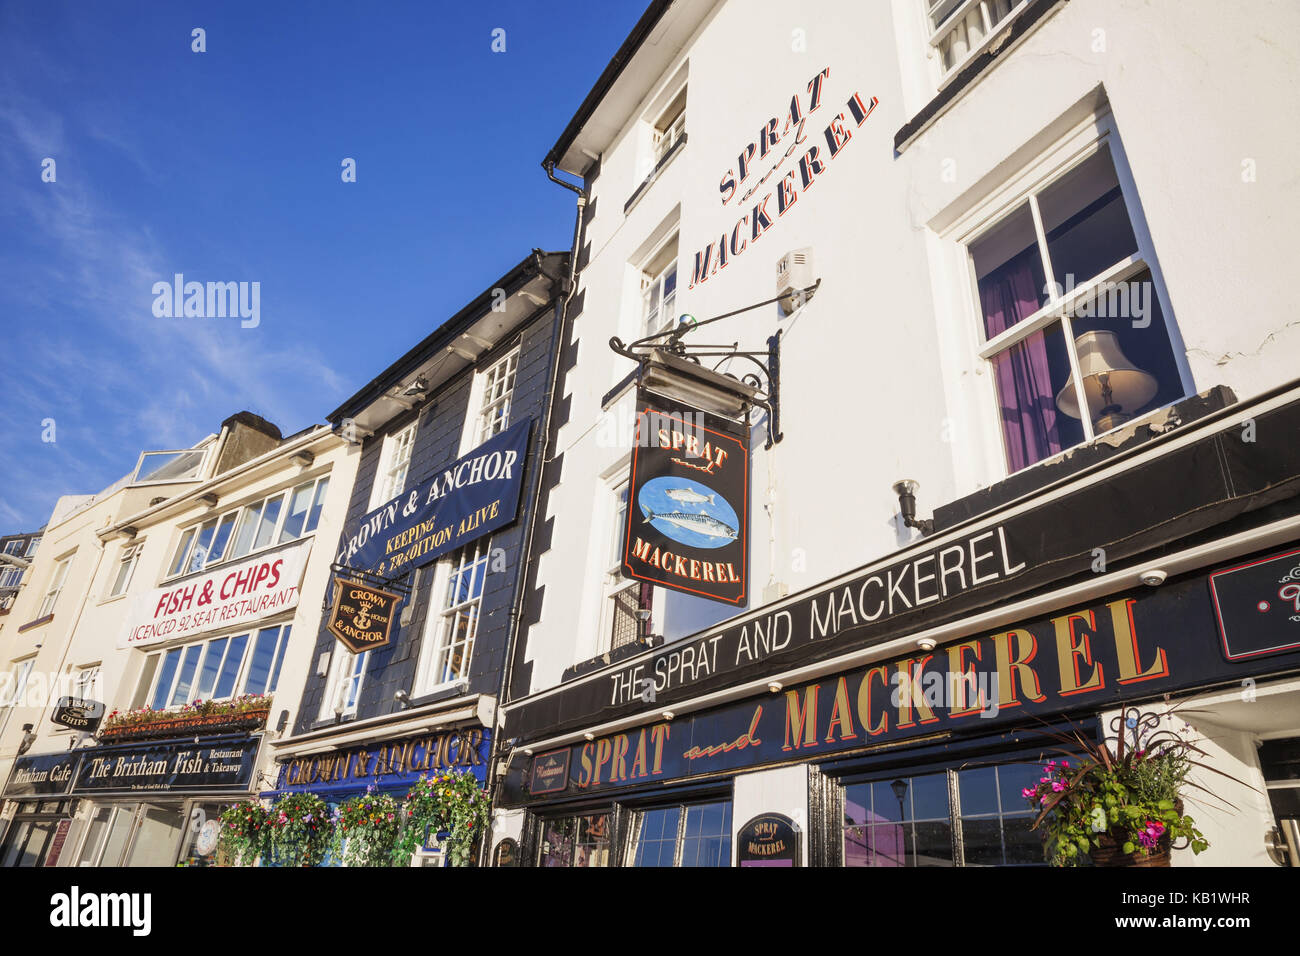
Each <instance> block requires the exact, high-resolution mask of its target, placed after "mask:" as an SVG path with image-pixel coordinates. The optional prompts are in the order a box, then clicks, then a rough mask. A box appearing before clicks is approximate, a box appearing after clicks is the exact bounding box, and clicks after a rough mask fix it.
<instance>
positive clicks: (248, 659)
mask: <svg viewBox="0 0 1300 956" xmlns="http://www.w3.org/2000/svg"><path fill="white" fill-rule="evenodd" d="M271 628H278V629H279V634H277V635H276V639H275V640H276V644H275V650H274V651H273V652H272V654H271V663H270V669H269V670H268V672H267V683H268V684H270V682H271V676H272V675H275V673H276V669H277V667H279V668H281V669H283V664H284V658H285V656H286V655H287V654H288V648H289V640H290V639H291V637H292V635H293V622H292V621H283V622H281V623H279V624H275V623H270V624H267V623H264V622H258V623H257V624H256V625H254V626H252V627H240V628H236V629H234V630H232V631H227V632H226V633H224V634H212V635H209V636H206V637H204V638H202V639H201V640H197V641H188V642H186V643H183V644H176V645H173V646H171V647H167V648H163V649H161V650H158V651H151V652H150V655H149V656H154V655H155V654H156V655H157V656H158V663H157V665H156V666H155V667H154V669H153V673H152V674H151V675H150V678H149V688H148V691H147V692H146V693H145V695H144V706H147V707H153V700H154V697H156V696H157V694H158V685H159V684H160V683H161V682H162V674H163V662H164V661H165V660H166V658H167V655H168V654H169V653H171V652H172V651H179V652H180V657H179V658H178V659H177V666H176V670H175V671H174V672H173V673H172V675H171V676H170V677H169V678H168V682H169V683H168V687H167V696H166V697H165V698H164V700H163V703H162V705H161V706H160V707H157V708H154V709H155V710H170V709H171V708H173V707H183V706H184V705H186V704H188V703H190V702H192V701H193V700H194V699H195V694H196V693H197V687H196V685H197V683H198V681H199V679H200V676H201V675H202V673H203V664H204V661H205V660H206V659H207V656H208V646H209V645H210V644H212V643H213V642H214V641H220V640H225V642H226V645H225V647H223V648H222V650H221V659H220V660H218V661H217V671H216V674H217V676H216V680H217V681H219V680H220V679H221V672H222V670H224V669H225V666H226V662H227V660H228V659H229V657H230V647H231V642H232V641H233V640H234V639H235V638H237V637H239V636H241V635H245V636H246V640H245V641H244V647H243V650H242V651H241V652H240V653H241V654H242V657H241V658H240V661H239V668H238V670H236V671H235V679H234V682H233V683H232V684H231V689H230V693H229V694H228V695H224V696H221V697H205V698H203V699H204V700H234V699H235V698H236V697H239V696H241V695H243V694H246V693H249V691H248V688H247V684H248V677H249V670H250V668H251V666H252V663H253V653H254V650H255V649H256V647H257V639H258V636H259V635H260V634H261V633H262V631H265V630H269V629H271ZM191 647H199V648H201V650H200V651H199V656H198V659H197V662H196V663H195V665H194V673H193V674H192V675H191V678H190V693H189V694H188V695H187V696H188V698H189V699H188V700H183V701H180V702H179V703H172V700H171V699H172V698H173V697H174V696H175V694H176V686H177V684H178V683H179V681H180V674H181V666H182V665H183V664H184V661H185V654H186V651H188V650H189V649H190V648H191ZM213 690H214V691H215V690H216V684H215V683H214V684H213ZM137 691H138V688H137ZM258 693H261V694H274V693H275V691H273V690H262V691H259V692H258Z"/></svg>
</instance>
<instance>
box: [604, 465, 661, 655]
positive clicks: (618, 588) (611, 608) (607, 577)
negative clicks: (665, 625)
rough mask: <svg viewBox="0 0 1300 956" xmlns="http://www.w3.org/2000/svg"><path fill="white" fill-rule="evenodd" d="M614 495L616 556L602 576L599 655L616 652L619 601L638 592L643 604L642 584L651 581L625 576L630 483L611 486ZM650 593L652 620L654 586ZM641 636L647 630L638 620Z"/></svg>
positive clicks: (638, 634)
mask: <svg viewBox="0 0 1300 956" xmlns="http://www.w3.org/2000/svg"><path fill="white" fill-rule="evenodd" d="M609 490H610V494H611V495H612V500H613V508H612V509H611V514H612V517H611V521H612V527H611V530H610V539H611V547H612V553H611V554H610V555H609V556H608V558H607V561H606V566H605V571H604V573H603V574H602V575H601V584H600V632H599V634H598V635H597V641H596V653H597V654H604V653H606V652H607V651H611V650H613V649H614V620H615V615H616V614H617V604H616V599H617V598H618V597H619V596H620V595H622V594H623V593H625V592H627V591H631V590H634V589H635V590H636V591H637V592H638V594H637V601H638V604H639V603H640V590H641V587H642V585H647V584H648V582H644V581H637V580H633V579H629V578H625V577H623V573H622V572H623V533H624V531H625V530H626V527H627V517H626V515H627V509H628V508H631V506H632V503H631V502H630V501H629V502H628V503H627V505H626V507H625V506H624V505H623V503H622V500H623V496H624V495H625V494H627V493H628V490H629V483H628V481H626V480H623V481H620V482H618V483H617V484H614V485H611V486H610V489H609ZM649 587H650V588H651V591H650V595H651V597H650V607H651V613H650V620H651V621H653V620H654V586H653V585H649ZM637 623H638V627H637V636H638V637H639V636H640V635H641V633H642V631H643V628H641V627H640V622H639V621H638V622H637Z"/></svg>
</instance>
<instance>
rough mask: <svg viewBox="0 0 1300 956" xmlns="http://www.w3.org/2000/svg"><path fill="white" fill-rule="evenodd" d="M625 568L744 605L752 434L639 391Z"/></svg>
mask: <svg viewBox="0 0 1300 956" xmlns="http://www.w3.org/2000/svg"><path fill="white" fill-rule="evenodd" d="M637 408H638V410H639V411H638V415H637V440H636V447H635V448H634V449H633V452H632V475H631V479H630V480H629V484H628V509H627V523H626V525H625V527H624V534H623V536H624V544H623V566H622V570H623V574H624V576H625V577H629V578H633V579H634V580H638V581H649V582H651V583H653V584H658V585H660V586H661V587H666V588H670V589H672V590H674V591H682V592H684V593H686V594H694V595H697V596H699V597H706V598H711V599H712V600H715V601H724V602H726V603H728V604H735V605H743V604H744V603H745V596H746V584H747V581H748V573H747V572H748V557H749V433H748V430H747V429H746V428H745V427H744V426H743V425H739V424H736V423H734V422H730V421H727V420H726V419H722V418H717V417H715V416H712V415H708V414H706V413H704V412H699V411H696V410H694V409H685V408H671V407H669V403H668V402H667V401H666V400H664V399H662V398H660V397H659V396H657V395H654V394H652V393H650V392H648V391H645V390H642V391H640V392H639V393H638V395H637Z"/></svg>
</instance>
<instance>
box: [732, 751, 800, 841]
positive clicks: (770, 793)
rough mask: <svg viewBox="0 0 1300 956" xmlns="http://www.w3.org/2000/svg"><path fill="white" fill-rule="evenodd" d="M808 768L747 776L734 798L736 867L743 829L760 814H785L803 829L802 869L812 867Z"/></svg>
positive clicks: (737, 785)
mask: <svg viewBox="0 0 1300 956" xmlns="http://www.w3.org/2000/svg"><path fill="white" fill-rule="evenodd" d="M808 770H809V768H808V765H807V764H801V765H799V766H797V767H777V768H776V769H775V770H759V771H758V772H756V773H743V774H740V775H738V776H737V777H736V779H735V790H734V791H733V793H732V798H731V853H732V857H731V859H732V865H733V866H734V865H735V859H736V856H735V854H736V848H737V847H738V846H739V845H740V844H739V840H740V828H741V827H743V826H744V825H745V824H746V823H748V822H749V821H750V820H752V819H753V818H754V817H756V816H758V815H759V814H760V813H784V814H785V815H786V816H787V817H789V818H790V819H791V820H793V821H794V822H795V825H796V826H797V827H798V828H799V832H800V834H801V837H802V838H801V839H800V841H799V854H800V857H799V859H800V862H799V865H800V866H807V865H808Z"/></svg>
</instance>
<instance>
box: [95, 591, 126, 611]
mask: <svg viewBox="0 0 1300 956" xmlns="http://www.w3.org/2000/svg"><path fill="white" fill-rule="evenodd" d="M130 593H131V592H130V590H129V589H128V590H126V591H123V592H122V593H121V594H110V595H109V596H108V597H106V598H100V599H99V602H98V603H97V604H96V605H95V606H96V607H103V606H104V605H105V604H113V603H115V602H117V601H120V600H122V598H124V597H128V596H129V595H130Z"/></svg>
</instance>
